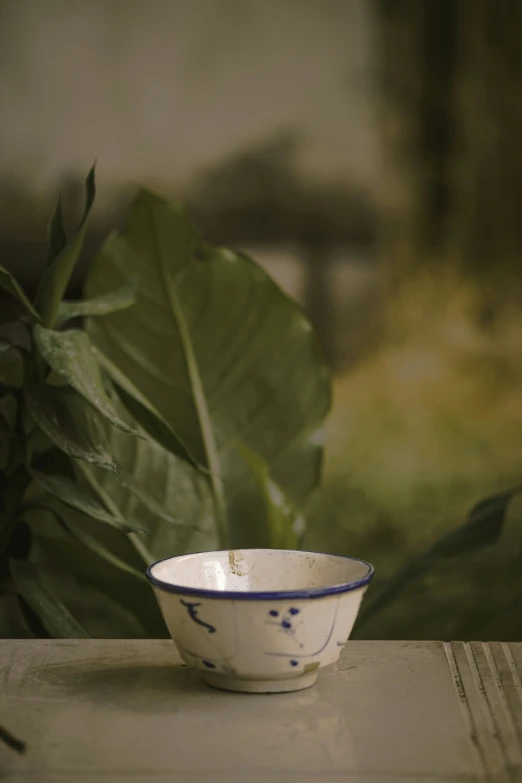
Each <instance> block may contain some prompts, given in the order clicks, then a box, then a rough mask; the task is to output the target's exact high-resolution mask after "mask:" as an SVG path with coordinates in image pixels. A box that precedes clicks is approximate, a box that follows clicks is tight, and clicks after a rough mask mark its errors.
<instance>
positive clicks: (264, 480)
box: [238, 446, 305, 549]
mask: <svg viewBox="0 0 522 783" xmlns="http://www.w3.org/2000/svg"><path fill="white" fill-rule="evenodd" d="M238 450H239V453H240V454H241V456H242V457H243V459H244V460H245V462H246V463H247V465H248V466H249V468H250V470H251V471H252V474H253V475H254V477H255V480H256V482H257V485H258V487H259V490H260V493H261V497H262V501H263V505H264V515H263V517H264V519H263V523H264V526H265V528H266V533H265V535H266V537H267V543H266V546H267V547H269V548H271V549H297V548H298V544H299V538H300V536H301V535H302V534H303V532H304V527H305V522H304V519H303V517H302V515H301V514H300V513H299V511H298V510H297V509H296V508H295V507H294V505H293V504H292V503H291V502H290V501H289V500H288V498H286V497H285V494H284V492H283V491H282V490H281V488H280V487H279V486H278V485H277V484H276V483H275V481H273V480H272V478H271V477H270V472H269V470H268V465H267V464H266V462H265V460H264V459H262V458H261V457H259V456H258V455H257V454H254V452H253V451H251V450H250V449H247V448H246V447H245V446H238Z"/></svg>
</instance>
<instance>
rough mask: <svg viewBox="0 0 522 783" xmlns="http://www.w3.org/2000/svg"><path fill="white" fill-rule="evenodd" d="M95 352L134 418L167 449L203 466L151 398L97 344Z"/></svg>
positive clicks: (196, 465)
mask: <svg viewBox="0 0 522 783" xmlns="http://www.w3.org/2000/svg"><path fill="white" fill-rule="evenodd" d="M93 354H94V356H95V357H96V360H97V361H98V363H99V365H100V366H101V367H102V368H103V369H104V370H105V372H106V374H107V376H109V377H110V380H111V382H112V385H113V387H114V388H115V389H116V390H117V393H118V395H119V397H120V399H121V400H122V402H123V403H124V405H125V406H126V409H127V411H128V412H129V413H130V414H131V416H132V417H133V419H134V420H135V421H136V422H138V423H139V425H140V426H141V427H142V428H143V429H144V430H145V432H146V433H147V434H148V435H150V436H151V437H152V438H153V439H154V440H156V441H157V442H158V443H160V444H161V445H162V446H164V447H165V448H166V449H167V451H170V452H172V454H176V455H177V456H178V457H181V458H182V459H184V460H186V461H187V462H190V463H192V464H193V465H194V466H195V467H201V466H199V465H198V464H197V462H196V460H195V459H194V457H193V455H192V454H189V452H188V451H187V448H186V446H185V445H184V444H183V443H181V441H180V439H179V438H178V436H177V435H176V433H175V432H174V431H173V430H172V428H171V427H169V425H168V424H167V422H166V421H165V419H164V418H163V417H162V416H161V414H160V413H159V411H157V410H156V409H155V408H154V406H153V405H152V403H151V402H150V400H147V398H146V397H144V396H143V394H142V393H141V392H140V391H139V390H138V389H137V388H136V387H135V386H134V385H133V384H132V383H131V382H130V381H129V379H128V378H127V376H126V375H124V373H122V372H121V370H120V369H119V368H118V367H116V365H115V364H114V363H113V362H111V361H110V360H109V359H108V358H107V356H105V354H103V353H101V351H99V350H98V349H97V348H96V346H93Z"/></svg>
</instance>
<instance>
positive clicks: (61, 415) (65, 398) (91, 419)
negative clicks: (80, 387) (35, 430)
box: [25, 382, 116, 471]
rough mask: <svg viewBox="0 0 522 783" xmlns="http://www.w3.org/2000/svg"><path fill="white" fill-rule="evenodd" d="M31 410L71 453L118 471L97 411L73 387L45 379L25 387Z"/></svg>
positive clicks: (61, 447) (37, 421) (54, 440)
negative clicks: (54, 384)
mask: <svg viewBox="0 0 522 783" xmlns="http://www.w3.org/2000/svg"><path fill="white" fill-rule="evenodd" d="M25 396H26V401H27V407H28V409H29V412H30V414H31V416H32V417H33V419H34V420H35V422H36V423H37V424H38V425H39V426H40V427H41V428H42V430H43V431H44V432H45V434H46V435H47V437H48V438H50V440H51V441H52V442H53V443H54V444H55V445H56V446H58V448H59V449H61V451H64V452H65V453H66V454H68V455H69V456H70V457H75V458H77V459H82V460H86V461H87V462H90V463H92V464H93V465H99V466H100V467H102V468H105V469H107V470H112V471H116V466H115V464H114V460H113V458H112V456H111V454H110V452H109V451H108V450H107V446H106V437H105V433H104V430H103V428H102V426H101V423H100V421H99V419H98V418H97V414H96V412H95V411H94V410H93V408H92V407H91V406H90V405H88V404H87V403H86V402H85V400H84V399H83V397H80V395H79V394H77V393H76V392H75V391H73V390H72V389H68V388H65V389H63V388H55V387H52V386H47V385H46V384H44V383H37V382H36V383H32V384H29V385H28V387H27V389H26V395H25Z"/></svg>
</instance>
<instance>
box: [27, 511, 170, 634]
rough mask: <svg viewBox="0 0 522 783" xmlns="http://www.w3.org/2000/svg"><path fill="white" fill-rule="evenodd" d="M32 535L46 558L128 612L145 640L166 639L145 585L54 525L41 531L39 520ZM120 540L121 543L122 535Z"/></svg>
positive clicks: (155, 606) (151, 595)
mask: <svg viewBox="0 0 522 783" xmlns="http://www.w3.org/2000/svg"><path fill="white" fill-rule="evenodd" d="M120 535H121V534H120ZM33 536H34V539H35V541H36V542H37V544H38V546H39V547H40V548H41V549H42V550H43V551H44V552H45V553H46V555H47V556H48V557H49V556H51V557H52V558H53V559H55V560H57V561H58V562H59V563H60V564H61V565H62V566H65V567H66V568H67V569H68V570H69V571H70V572H71V573H73V574H74V575H75V577H76V578H77V579H79V580H80V581H81V582H82V583H85V584H86V585H89V586H91V587H94V588H95V589H96V590H98V591H99V592H101V593H102V594H103V595H106V596H109V597H110V598H111V599H112V600H113V601H115V602H116V603H117V604H119V605H120V606H122V607H124V609H126V610H127V611H129V612H131V613H132V614H133V615H134V616H135V617H136V619H137V620H139V623H140V625H141V626H142V628H143V629H144V630H145V632H146V634H147V635H148V636H149V637H151V638H165V637H167V636H168V632H167V629H166V628H165V624H164V622H163V618H162V615H161V612H160V611H159V607H158V604H157V601H156V599H155V597H154V594H153V592H152V590H151V589H150V586H149V584H148V583H147V582H145V581H142V580H139V579H136V577H135V576H134V575H131V574H129V573H126V572H125V571H123V570H122V569H120V568H118V567H116V566H114V564H112V563H109V562H108V561H107V559H105V558H104V559H102V558H101V557H100V556H99V554H96V553H95V552H93V551H92V549H87V548H86V547H85V546H84V544H80V543H79V541H77V540H75V539H74V538H72V537H71V536H70V534H69V533H68V532H67V533H66V532H64V531H63V530H62V529H60V528H58V527H57V526H55V527H54V528H53V529H50V528H49V526H47V528H45V527H44V526H43V525H42V519H41V518H40V519H38V524H35V525H34V528H33ZM121 539H122V543H123V539H124V537H123V535H121ZM116 633H117V631H116Z"/></svg>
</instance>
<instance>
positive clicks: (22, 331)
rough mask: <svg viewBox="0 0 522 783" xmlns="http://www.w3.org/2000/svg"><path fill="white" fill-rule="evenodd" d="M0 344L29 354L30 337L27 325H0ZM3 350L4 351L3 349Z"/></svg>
mask: <svg viewBox="0 0 522 783" xmlns="http://www.w3.org/2000/svg"><path fill="white" fill-rule="evenodd" d="M0 344H1V345H7V347H10V346H14V347H15V348H20V349H21V350H22V351H27V352H30V350H31V335H30V333H29V330H28V328H27V325H26V324H24V323H23V322H22V321H14V322H13V323H8V324H1V325H0ZM0 350H1V349H0ZM4 350H6V349H5V348H4Z"/></svg>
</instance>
